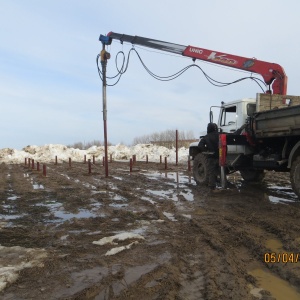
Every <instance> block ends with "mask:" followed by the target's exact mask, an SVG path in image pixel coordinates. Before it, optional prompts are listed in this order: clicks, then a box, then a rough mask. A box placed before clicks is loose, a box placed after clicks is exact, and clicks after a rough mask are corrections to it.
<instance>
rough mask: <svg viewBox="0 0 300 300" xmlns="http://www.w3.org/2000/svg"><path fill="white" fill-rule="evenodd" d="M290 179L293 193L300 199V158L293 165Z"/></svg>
mask: <svg viewBox="0 0 300 300" xmlns="http://www.w3.org/2000/svg"><path fill="white" fill-rule="evenodd" d="M290 178H291V184H292V188H293V191H294V192H295V194H296V195H297V196H298V198H300V157H297V159H296V160H294V161H293V163H292V168H291V172H290Z"/></svg>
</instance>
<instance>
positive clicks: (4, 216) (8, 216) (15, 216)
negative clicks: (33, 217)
mask: <svg viewBox="0 0 300 300" xmlns="http://www.w3.org/2000/svg"><path fill="white" fill-rule="evenodd" d="M24 216H25V214H24V215H8V214H5V215H1V214H0V220H1V221H4V220H5V221H6V220H16V219H19V218H22V217H24Z"/></svg>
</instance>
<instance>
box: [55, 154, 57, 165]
mask: <svg viewBox="0 0 300 300" xmlns="http://www.w3.org/2000/svg"><path fill="white" fill-rule="evenodd" d="M55 164H56V165H57V155H55Z"/></svg>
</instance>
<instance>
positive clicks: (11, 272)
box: [0, 245, 47, 291]
mask: <svg viewBox="0 0 300 300" xmlns="http://www.w3.org/2000/svg"><path fill="white" fill-rule="evenodd" d="M46 257H47V253H46V251H45V250H43V249H33V248H23V247H20V246H14V247H4V246H1V245H0V291H2V290H3V289H4V288H5V287H6V286H7V284H11V283H13V282H15V281H16V280H17V279H18V277H19V273H20V271H21V270H23V269H25V268H32V267H42V266H43V263H42V260H43V259H44V258H46Z"/></svg>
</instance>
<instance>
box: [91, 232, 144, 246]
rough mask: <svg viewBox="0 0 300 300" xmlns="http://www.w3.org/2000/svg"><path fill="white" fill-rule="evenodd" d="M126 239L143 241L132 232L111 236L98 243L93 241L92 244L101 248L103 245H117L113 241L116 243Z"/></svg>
mask: <svg viewBox="0 0 300 300" xmlns="http://www.w3.org/2000/svg"><path fill="white" fill-rule="evenodd" d="M127 239H142V240H143V239H144V237H143V236H141V235H140V234H136V233H132V232H122V233H118V234H116V235H113V236H109V237H104V238H102V239H100V240H99V241H93V244H95V245H100V246H103V245H105V244H111V245H118V243H115V242H114V240H117V241H125V240H127Z"/></svg>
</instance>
